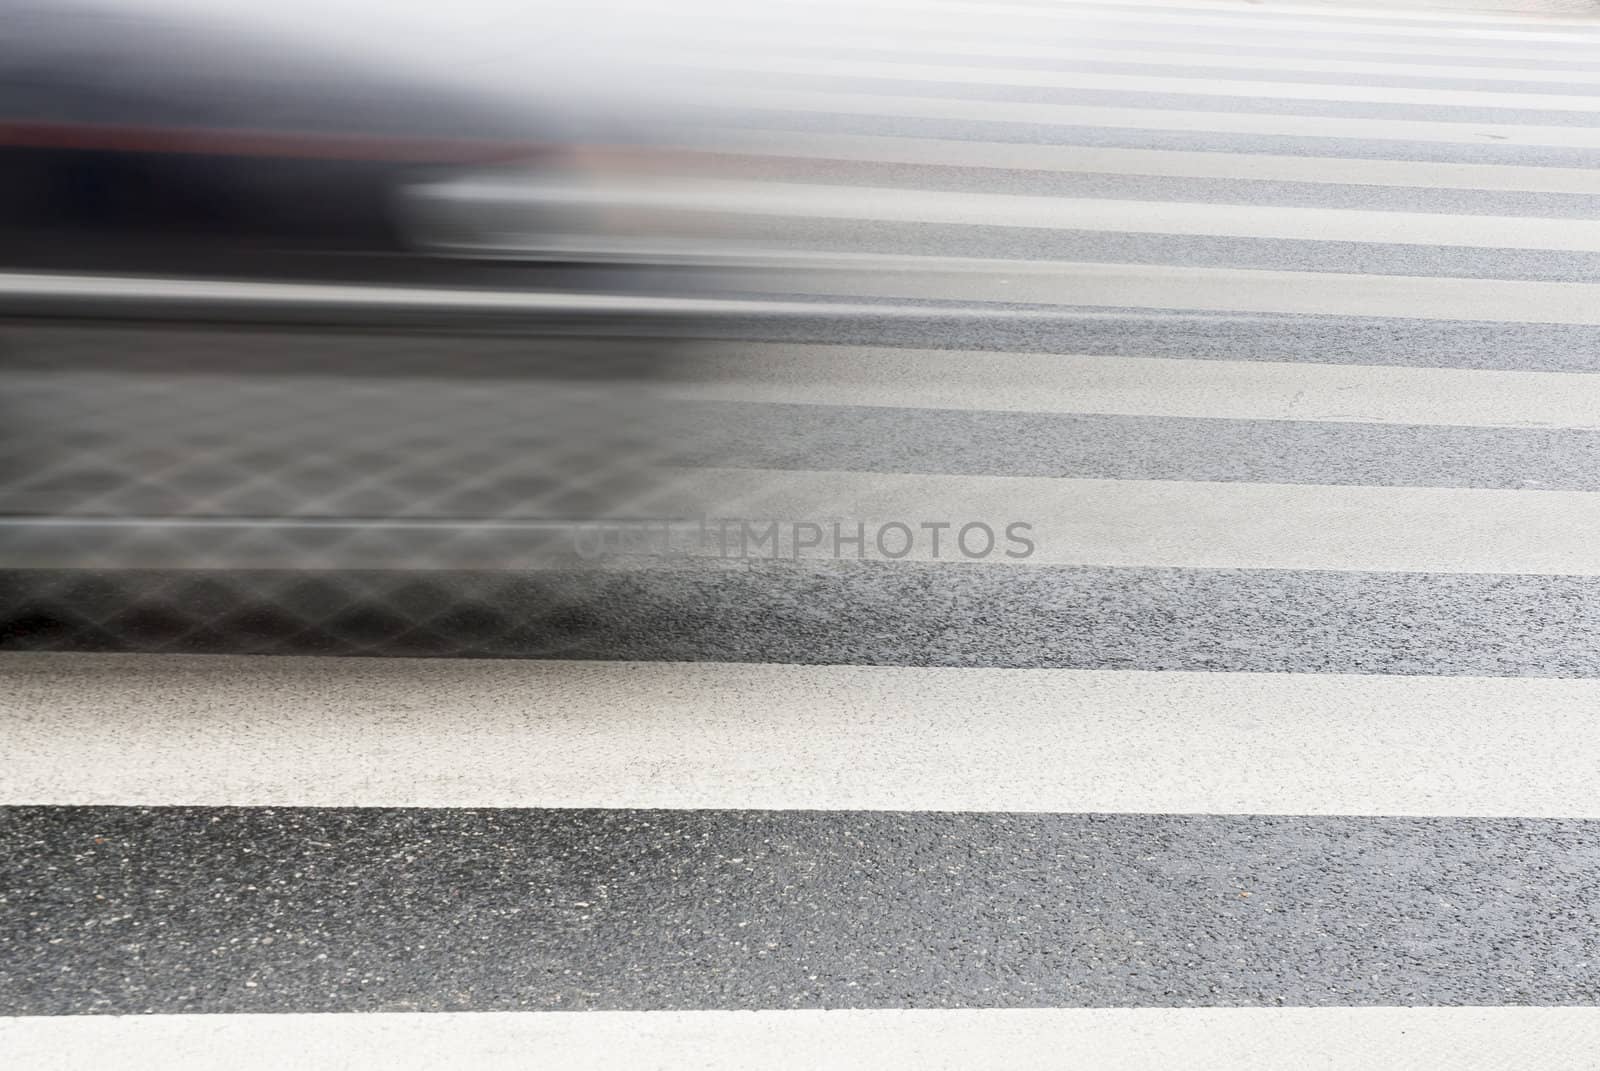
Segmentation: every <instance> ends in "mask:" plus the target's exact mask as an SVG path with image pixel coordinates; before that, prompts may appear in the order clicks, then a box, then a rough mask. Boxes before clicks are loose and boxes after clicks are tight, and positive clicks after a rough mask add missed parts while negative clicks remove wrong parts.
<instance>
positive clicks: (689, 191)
mask: <svg viewBox="0 0 1600 1071" xmlns="http://www.w3.org/2000/svg"><path fill="white" fill-rule="evenodd" d="M435 199H436V200H441V201H443V200H450V201H458V202H462V203H474V202H476V203H486V204H492V205H494V206H496V207H497V208H505V207H511V206H516V205H522V206H524V208H525V209H526V210H529V211H531V212H533V213H535V216H534V219H532V220H530V221H529V225H530V226H531V225H533V223H534V222H535V221H536V220H537V218H538V216H537V213H540V212H548V210H549V206H551V205H573V204H585V203H593V204H599V205H604V206H607V207H610V208H617V207H622V208H625V209H627V210H634V209H639V210H645V211H649V212H693V213H696V214H707V215H723V214H733V215H757V216H774V217H783V218H791V219H851V220H866V221H871V222H886V223H931V224H950V225H957V226H974V227H1024V228H1032V229H1038V230H1082V231H1096V232H1106V233H1120V234H1182V235H1194V236H1208V237H1228V238H1268V239H1298V240H1302V241H1317V242H1371V243H1379V244H1388V245H1425V246H1446V247H1452V248H1472V247H1480V246H1481V247H1485V248H1498V249H1549V250H1559V251H1564V252H1584V253H1592V252H1600V220H1585V219H1541V218H1535V217H1527V216H1486V215H1450V214H1446V213H1442V212H1374V211H1371V210H1369V209H1349V208H1301V207H1295V206H1281V205H1251V204H1216V203H1211V202H1204V201H1200V202H1194V201H1190V202H1183V201H1122V200H1112V199H1105V198H1094V197H1052V196H1037V195H1022V194H1002V193H969V192H965V191H945V190H916V189H901V188H893V187H877V186H828V185H821V184H808V183H789V182H738V181H730V180H721V179H701V180H697V181H689V182H672V183H669V182H654V183H647V184H638V185H629V186H622V185H609V186H603V187H600V186H597V187H593V188H589V187H581V186H571V187H568V186H558V185H553V184H540V183H526V182H522V181H516V182H506V181H501V180H489V181H484V182H470V183H456V184H451V185H447V186H441V187H438V188H437V192H436V194H435Z"/></svg>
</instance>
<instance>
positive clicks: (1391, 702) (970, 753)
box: [0, 654, 1600, 818]
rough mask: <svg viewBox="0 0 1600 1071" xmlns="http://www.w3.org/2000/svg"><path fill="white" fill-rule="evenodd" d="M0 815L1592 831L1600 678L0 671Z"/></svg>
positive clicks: (387, 663)
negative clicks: (853, 820)
mask: <svg viewBox="0 0 1600 1071" xmlns="http://www.w3.org/2000/svg"><path fill="white" fill-rule="evenodd" d="M0 679H3V681H4V682H5V685H6V687H5V695H4V700H3V701H0V727H3V730H4V736H5V739H6V740H7V757H6V762H5V764H4V765H3V766H0V803H3V804H7V805H11V804H47V805H70V806H76V805H94V804H116V805H151V806H156V805H192V806H340V807H347V806H384V807H389V806H394V807H412V806H416V807H647V808H648V807H662V808H760V809H769V808H770V809H824V810H918V811H1011V812H1035V813H1066V812H1073V813H1079V812H1082V813H1088V812H1098V813H1149V814H1169V813H1185V814H1201V813H1204V814H1235V813H1239V814H1243V813H1249V814H1345V815H1456V816H1496V815H1503V816H1520V817H1552V818H1553V817H1571V818H1600V779H1597V778H1596V777H1595V776H1594V771H1595V770H1596V769H1600V718H1596V717H1595V716H1594V712H1595V710H1596V709H1597V707H1600V681H1595V680H1554V679H1538V678H1498V677H1404V676H1382V675H1380V676H1357V675H1344V674H1318V673H1194V672H1160V673H1156V672H1142V671H1096V670H1060V669H964V668H907V667H881V666H793V665H760V664H744V663H739V664H716V663H678V664H675V663H606V662H587V661H579V662H546V661H522V662H517V661H487V660H440V659H355V658H352V659H323V658H272V659H262V658H216V657H207V656H173V655H154V656H151V655H54V654H52V655H17V654H11V655H0Z"/></svg>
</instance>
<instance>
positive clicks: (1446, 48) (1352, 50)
mask: <svg viewBox="0 0 1600 1071" xmlns="http://www.w3.org/2000/svg"><path fill="white" fill-rule="evenodd" d="M904 28H905V24H904V22H903V21H899V20H897V21H882V22H879V23H876V24H874V23H872V22H871V21H870V20H869V21H866V22H863V21H861V20H857V19H852V20H850V22H849V25H848V27H841V26H840V25H832V26H830V25H827V24H825V23H824V22H823V21H822V20H813V21H811V22H808V23H805V24H796V25H792V26H786V27H782V32H774V30H773V28H771V27H762V28H761V29H760V30H758V31H751V30H741V29H738V28H724V29H720V30H719V32H718V34H717V37H716V42H717V44H719V45H720V46H722V47H719V48H717V49H707V48H706V40H705V37H704V34H703V33H696V34H693V35H685V34H681V33H680V34H679V35H677V36H674V37H673V38H672V43H673V45H674V46H675V50H674V55H675V56H677V57H678V58H680V59H681V58H683V57H684V56H692V57H695V58H700V57H706V58H708V59H724V58H726V56H727V50H728V49H729V48H737V49H741V50H745V51H750V52H755V51H767V52H772V53H778V54H785V55H788V54H791V53H792V51H793V50H794V49H795V48H796V47H803V48H811V49H814V48H829V47H837V43H838V42H839V41H840V40H841V35H842V34H843V33H845V32H846V30H848V32H849V40H850V42H851V44H852V45H855V44H857V43H858V42H859V44H860V47H864V48H878V49H880V50H881V51H887V52H901V53H904V54H906V55H907V56H913V55H916V54H918V53H922V54H926V53H928V52H946V53H953V54H960V53H963V52H969V51H970V54H972V55H993V56H1026V55H1030V54H1034V53H1031V52H1030V51H1029V50H1030V49H1035V48H1037V49H1041V51H1040V52H1039V53H1037V54H1040V55H1048V56H1054V55H1056V53H1055V52H1052V51H1048V50H1049V49H1051V48H1060V49H1062V50H1064V52H1063V54H1065V55H1071V56H1078V55H1081V54H1083V53H1084V52H1086V51H1094V50H1099V49H1102V48H1118V47H1121V48H1126V47H1127V44H1128V39H1129V38H1133V39H1134V40H1136V41H1138V42H1139V44H1140V45H1141V49H1140V51H1141V53H1142V52H1143V51H1144V49H1145V48H1147V49H1148V55H1149V57H1150V59H1149V62H1151V63H1157V62H1160V57H1162V56H1171V55H1179V54H1182V53H1183V52H1184V51H1185V50H1189V49H1195V48H1199V49H1203V50H1207V51H1211V50H1220V51H1222V52H1227V51H1228V49H1229V47H1230V46H1237V45H1239V44H1245V43H1248V44H1251V45H1253V46H1254V47H1255V48H1256V49H1257V50H1262V42H1261V41H1260V39H1259V36H1257V37H1254V38H1251V39H1248V40H1243V41H1242V40H1241V38H1240V36H1239V35H1238V34H1231V33H1228V32H1226V31H1225V30H1223V29H1222V28H1220V27H1205V26H1194V27H1190V28H1189V29H1188V30H1187V31H1186V32H1185V33H1184V34H1183V35H1182V36H1181V37H1157V38H1151V39H1148V40H1143V39H1140V38H1139V37H1138V35H1137V34H1136V33H1132V34H1130V33H1128V32H1126V31H1121V30H1119V29H1118V28H1116V27H1113V26H1101V25H1095V24H1086V25H1084V26H1082V27H1080V28H1079V29H1077V30H1076V31H1074V33H1073V34H1072V36H1071V38H1070V44H1066V45H1053V46H1052V45H1041V43H1040V40H1041V37H1040V35H1039V34H1037V33H1029V32H1027V31H1025V30H1024V31H1019V32H1018V33H1016V34H1015V36H1011V37H1007V36H1006V35H1004V34H997V33H996V32H995V30H996V27H995V26H994V25H993V24H989V23H985V24H984V25H983V26H982V27H981V29H979V30H976V31H974V30H973V28H972V26H971V25H970V24H965V25H964V24H961V23H940V22H933V21H928V22H926V24H925V25H923V26H922V32H920V33H917V34H907V33H904V32H900V33H899V34H898V35H897V34H896V31H897V30H898V31H904ZM1045 40H1050V38H1048V37H1047V38H1045ZM1055 40H1057V41H1059V40H1061V39H1060V38H1056V39H1055ZM953 42H963V44H962V45H954V44H953ZM1268 47H1276V48H1280V49H1282V50H1285V51H1293V52H1295V53H1299V52H1313V53H1323V54H1324V55H1322V56H1319V57H1317V58H1316V59H1308V60H1307V62H1308V63H1316V64H1322V63H1326V62H1329V61H1330V60H1331V61H1333V62H1341V61H1345V60H1351V59H1352V58H1353V57H1362V56H1367V57H1374V58H1375V60H1374V61H1376V57H1393V59H1391V60H1388V61H1386V62H1388V63H1391V64H1399V65H1401V66H1402V67H1405V68H1409V67H1410V66H1411V65H1412V64H1416V65H1417V66H1419V67H1423V68H1425V67H1426V66H1428V65H1431V64H1432V62H1433V61H1444V60H1461V61H1490V62H1496V63H1500V62H1515V63H1538V62H1540V61H1541V60H1546V61H1548V60H1550V59H1551V58H1552V57H1551V54H1550V52H1549V50H1548V49H1546V48H1541V47H1540V46H1539V45H1536V44H1530V45H1527V46H1525V47H1522V48H1516V47H1508V46H1505V45H1499V46H1484V45H1482V44H1480V43H1467V44H1463V43H1460V42H1459V41H1457V40H1455V39H1447V38H1441V37H1438V36H1436V35H1430V36H1429V37H1427V38H1426V39H1419V40H1416V41H1411V42H1402V43H1385V42H1382V41H1379V40H1361V41H1348V40H1339V41H1329V40H1327V39H1325V38H1318V37H1304V36H1302V37H1297V38H1286V39H1284V40H1283V41H1282V42H1281V43H1273V45H1272V46H1268ZM1248 56H1249V58H1254V54H1253V53H1251V54H1248ZM1554 58H1555V59H1557V60H1558V61H1559V62H1560V63H1562V64H1564V65H1571V64H1581V62H1582V61H1581V60H1580V59H1579V57H1578V56H1577V54H1575V53H1563V54H1560V55H1558V56H1556V57H1554ZM1240 59H1241V60H1243V61H1245V62H1244V64H1243V65H1249V61H1248V59H1247V58H1246V55H1244V54H1242V55H1241V56H1240ZM1291 62H1292V60H1291ZM1306 69H1307V70H1313V69H1316V68H1311V67H1308V68H1306ZM1397 73H1398V72H1397ZM1555 73H1567V72H1566V71H1565V70H1562V71H1558V72H1555ZM1574 73H1581V68H1580V72H1574Z"/></svg>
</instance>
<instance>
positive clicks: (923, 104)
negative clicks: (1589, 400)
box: [714, 89, 1600, 149]
mask: <svg viewBox="0 0 1600 1071" xmlns="http://www.w3.org/2000/svg"><path fill="white" fill-rule="evenodd" d="M738 100H739V103H740V104H741V105H745V106H748V107H752V108H762V109H766V110H770V111H802V112H804V111H813V112H826V113H832V114H837V115H872V116H883V117H888V118H917V119H944V120H955V121H964V120H971V121H975V122H993V123H1038V124H1045V125H1053V126H1091V127H1118V128H1125V129H1133V130H1175V131H1205V132H1209V133H1218V134H1249V135H1257V136H1262V137H1316V138H1346V139H1365V140H1374V141H1426V142H1438V143H1444V144H1454V145H1549V146H1556V147H1562V148H1576V149H1594V148H1600V127H1585V126H1526V125H1520V124H1518V125H1511V124H1505V123H1477V122H1437V121H1431V120H1421V119H1343V118H1337V117H1331V116H1323V115H1268V114H1260V115H1257V114H1252V113H1250V112H1203V111H1187V110H1182V109H1163V108H1109V107H1098V106H1089V105H1077V104H1038V103H1032V102H1027V101H990V100H958V99H948V98H940V97H898V96H891V95H887V94H885V95H881V96H880V95H878V94H873V93H821V92H807V93H788V92H780V91H767V90H754V89H751V90H741V91H740V93H739V97H738ZM714 103H718V104H721V105H724V106H725V105H726V104H727V99H726V98H723V99H722V100H720V101H716V102H714Z"/></svg>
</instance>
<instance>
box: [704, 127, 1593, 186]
mask: <svg viewBox="0 0 1600 1071" xmlns="http://www.w3.org/2000/svg"><path fill="white" fill-rule="evenodd" d="M703 140H704V142H705V144H704V145H703V146H702V147H704V148H706V149H715V150H716V151H719V152H732V153H748V154H752V155H761V156H777V157H784V158H802V159H819V160H856V161H865V162H869V163H888V164H915V165H920V166H932V167H974V168H986V169H993V170H1004V171H1053V172H1075V173H1086V174H1100V175H1153V176H1158V177H1170V178H1210V179H1230V180H1238V181H1269V182H1315V183H1327V184H1333V185H1347V186H1406V187H1416V188H1420V189H1454V190H1493V191H1505V192H1522V193H1561V194H1583V195H1589V196H1594V195H1600V170H1595V169H1591V168H1581V167H1518V166H1514V165H1509V164H1447V163H1432V162H1424V161H1408V160H1357V159H1339V158H1337V157H1332V158H1330V157H1307V156H1268V155H1264V154H1253V153H1232V152H1181V151H1172V150H1164V149H1117V148H1099V147H1095V146H1088V145H1082V146H1080V145H1028V144H1022V143H1016V142H993V141H959V140H955V139H946V138H901V137H887V136H879V135H874V134H813V133H808V132H803V131H784V132H777V131H761V130H749V131H739V130H718V131H716V132H715V133H714V134H712V135H711V136H710V137H709V138H708V139H703Z"/></svg>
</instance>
